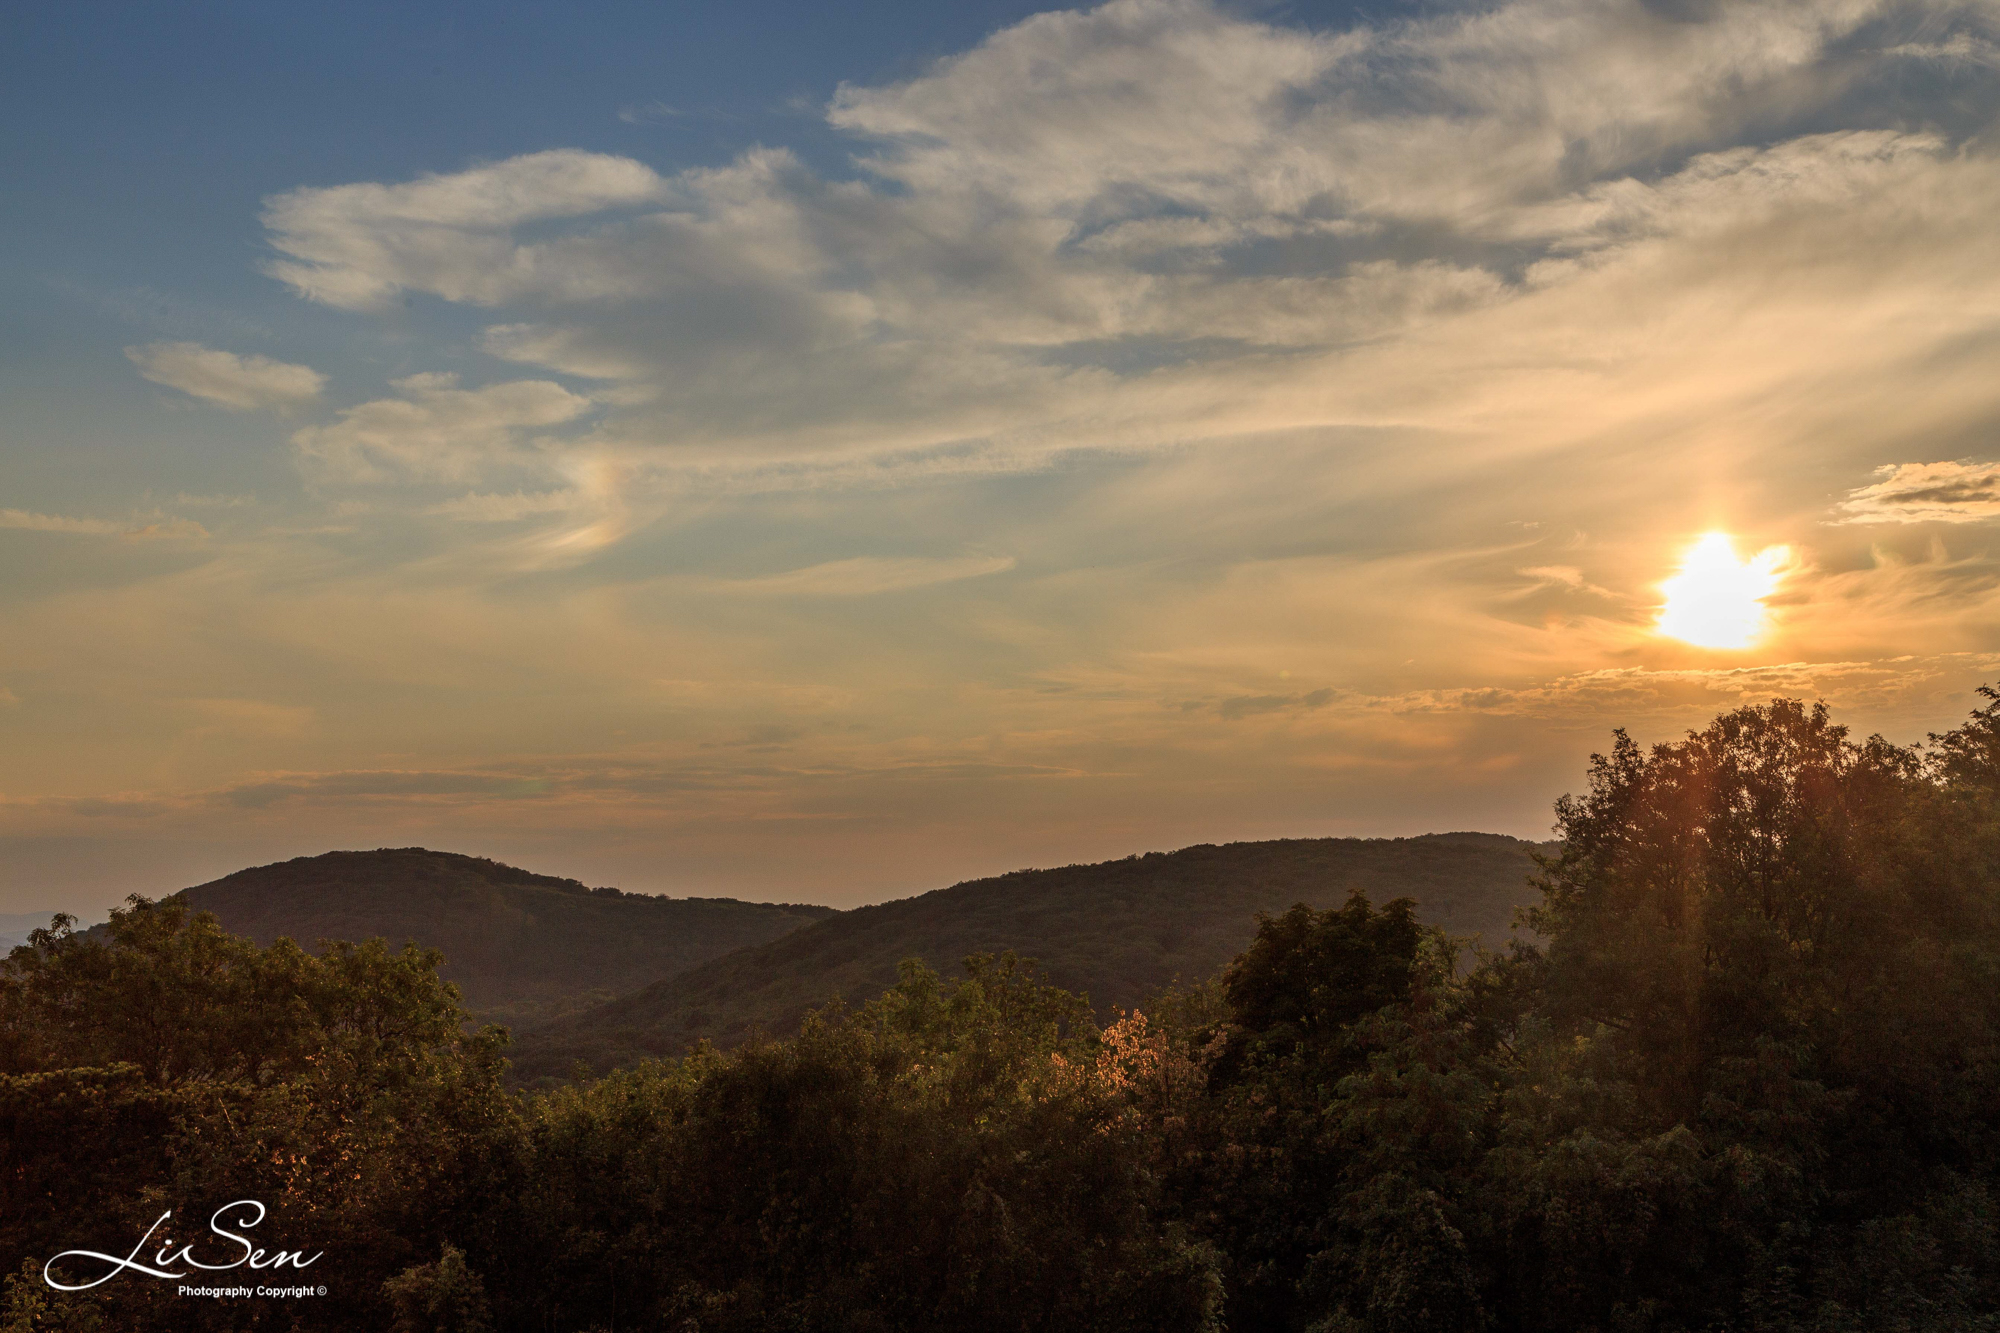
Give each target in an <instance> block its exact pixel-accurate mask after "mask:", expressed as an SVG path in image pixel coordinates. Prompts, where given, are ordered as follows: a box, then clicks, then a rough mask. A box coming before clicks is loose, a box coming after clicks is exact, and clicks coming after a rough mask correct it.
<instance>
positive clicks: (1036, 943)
mask: <svg viewBox="0 0 2000 1333" xmlns="http://www.w3.org/2000/svg"><path fill="white" fill-rule="evenodd" d="M1532 850H1533V846H1532V844H1529V843H1525V842H1521V841H1519V840H1518V839H1514V838H1507V837H1501V836H1499V835H1497V834H1491V833H1445V834H1433V835H1430V836H1427V837H1420V838H1293V839H1283V840H1278V841H1272V842H1239V843H1230V844H1228V845H1226V846H1210V845H1203V846H1199V847H1189V848H1185V849H1184V850H1181V851H1178V852H1165V853H1163V852H1151V853H1148V854H1146V855H1144V856H1130V857H1126V858H1125V859H1123V860H1120V861H1107V862H1104V863H1102V864H1099V865H1071V866H1063V867H1061V868H1059V869H1054V870H1020V871H1015V872H1014V873H1012V874H1008V875H1001V876H998V877H996V878H993V879H982V880H973V881H971V882H968V883H964V884H957V885H954V886H952V887H951V888H948V889H938V890H935V891H934V892H931V893H926V894H922V895H920V896H918V897H915V898H904V899H900V900H898V901H895V902H889V903H883V904H880V905H878V906H874V907H861V908H856V909H855V910H853V911H851V912H843V913H841V914H840V915H839V916H837V917H833V918H830V919H828V920H826V921H822V922H820V923H818V924H816V925H814V926H811V927H808V928H807V929H804V930H801V931H798V932H796V933H794V934H791V935H787V936H784V937H782V938H779V939H776V940H773V941H771V942H770V943H768V944H761V945H757V946H755V947H751V948H746V949H741V950H738V951H737V952H735V953H732V954H727V955H724V956H722V957H720V958H716V959H714V960H713V961H711V962H708V963H705V964H703V965H702V966H700V967H697V968H692V969H690V970H688V971H686V972H683V973H681V974H679V975H678V976H674V977H669V978H667V979H666V980H663V981H660V982H658V983H656V984H654V985H652V986H649V987H647V988H646V989H644V990H642V991H640V992H638V993H637V994H635V995H630V996H622V997H620V998H618V999H615V1000H611V1001H609V1002H607V1003H605V1004H601V1005H598V1006H596V1007H595V1008H592V1009H589V1010H585V1011H583V1012H581V1013H578V1014H576V1015H574V1016H572V1017H570V1018H567V1019H564V1020H561V1021H559V1022H557V1023H554V1024H551V1025H550V1026H548V1027H546V1028H543V1029H540V1030H537V1031H533V1032H524V1033H521V1034H519V1035H518V1036H517V1040H516V1045H515V1050H514V1060H515V1068H516V1072H517V1073H518V1074H519V1076H521V1077H523V1078H529V1079H532V1078H536V1077H543V1076H548V1075H555V1074H562V1073H564V1072H565V1071H567V1070H568V1069H569V1067H570V1065H571V1064H572V1062H574V1061H575V1060H578V1059H581V1060H583V1061H585V1062H586V1063H587V1064H589V1065H591V1066H592V1067H593V1068H595V1069H597V1070H598V1071H599V1072H603V1071H605V1070H608V1069H610V1068H613V1067H616V1066H618V1065H623V1064H629V1063H631V1062H632V1061H634V1060H638V1059H642V1058H646V1057H660V1056H678V1055H680V1054H682V1053H684V1052H685V1051H686V1050H687V1049H688V1047H690V1046H691V1045H693V1044H694V1043H695V1042H696V1041H698V1040H701V1039H704V1038H706V1039H708V1040H710V1041H712V1042H714V1043H716V1044H717V1045H720V1046H725V1047H727V1046H734V1045H736V1044H737V1043H739V1042H741V1041H742V1040H743V1039H744V1038H746V1037H747V1036H749V1035H750V1034H751V1033H752V1032H753V1031H759V1030H761V1031H763V1032H765V1033H768V1034H769V1035H771V1036H789V1035H790V1034H791V1033H793V1032H796V1031H797V1030H798V1026H799V1021H800V1020H801V1019H802V1018H804V1017H805V1015H806V1012H807V1011H808V1010H810V1009H813V1008H816V1007H818V1006H820V1005H823V1004H826V1003H827V1002H828V1001H829V1000H833V999H836V998H838V999H845V1000H848V1001H850V1002H859V1001H862V1000H866V999H868V998H870V997H872V996H875V995H879V994H880V993H881V992H883V991H884V990H887V989H888V988H889V987H890V986H892V985H894V984H895V982H896V975H897V971H896V969H897V966H898V964H900V963H901V962H903V961H904V960H905V959H909V958H920V959H922V960H924V962H925V963H926V964H927V965H929V966H930V967H932V968H933V969H935V970H937V971H940V972H946V973H949V972H952V971H955V970H957V967H958V964H959V960H961V959H963V958H965V957H966V956H967V955H970V954H976V953H990V954H995V955H998V954H1001V953H1005V952H1009V951H1011V952H1013V953H1015V954H1018V955H1019V956H1021V957H1023V958H1032V959H1034V960H1035V961H1036V963H1037V964H1038V965H1039V966H1040V967H1041V969H1042V970H1043V971H1044V972H1045V973H1046V974H1047V976H1048V978H1049V980H1050V981H1051V982H1052V983H1053V984H1055V985H1057V986H1060V987H1062V988H1064V989H1065V990H1069V991H1073V992H1076V993H1079V994H1082V995H1086V996H1087V997H1088V998H1089V999H1090V1001H1091V1003H1092V1004H1093V1005H1094V1006H1095V1008H1096V1011H1097V1013H1098V1015H1099V1016H1100V1017H1101V1018H1108V1016H1109V1015H1110V1014H1112V1013H1113V1012H1114V1011H1116V1010H1119V1009H1127V1008H1130V1007H1132V1006H1133V1005H1135V1004H1138V1003H1139V1002H1140V1001H1142V1000H1143V999H1145V997H1146V996H1148V995H1150V994H1152V993H1153V992H1154V991H1157V990H1158V989H1160V988H1161V987H1163V986H1166V985H1168V984H1170V983H1172V982H1174V981H1175V980H1177V979H1178V980H1182V981H1198V980H1201V979H1203V978H1206V977H1208V976H1210V975H1211V974H1212V973H1214V972H1215V971H1216V970H1217V969H1218V968H1220V967H1221V966H1222V965H1223V964H1224V963H1227V962H1228V961H1229V960H1230V959H1231V958H1232V957H1234V956H1235V955H1236V954H1237V953H1239V952H1241V950H1242V949H1243V946H1244V945H1246V944H1248V943H1249V942H1250V936H1251V933H1252V932H1253V931H1254V930H1255V929H1256V924H1257V923H1256V917H1257V914H1258V913H1259V912H1281V911H1284V910H1285V909H1286V908H1288V907H1290V906H1291V905H1292V904H1293V903H1299V902H1304V903H1308V904H1310V905H1312V906H1315V907H1328V906H1333V905H1336V904H1338V903H1341V902H1343V901H1345V900H1346V898H1347V895H1348V894H1349V892H1351V891H1353V890H1356V889H1359V890H1361V891H1362V892H1365V893H1367V894H1368V895H1369V896H1370V897H1372V898H1374V899H1376V900H1377V901H1387V900H1389V899H1391V898H1401V897H1407V898H1412V899H1415V900H1416V902H1417V905H1418V907H1417V914H1418V916H1419V917H1420V918H1421V919H1422V920H1424V921H1426V922H1428V923H1430V924H1432V925H1435V926H1438V927H1440V928H1442V929H1443V930H1445V931H1447V932H1449V933H1451V934H1453V935H1474V934H1477V935H1480V936H1483V937H1484V938H1485V939H1486V940H1487V941H1488V942H1489V943H1490V944H1492V945H1495V946H1498V945H1500V944H1502V943H1504V941H1505V940H1506V938H1507V935H1508V932H1509V930H1510V928H1511V924H1512V921H1513V916H1514V912H1515V910H1516V909H1517V908H1519V907H1523V906H1526V905H1527V904H1528V903H1529V902H1531V901H1533V900H1535V899H1536V898H1537V896H1538V895H1536V894H1535V892H1534V891H1533V890H1532V889H1531V888H1530V887H1529V885H1528V876H1529V874H1530V873H1531V872H1532V871H1533V869H1534V865H1533V863H1532V861H1531V860H1530V859H1529V853H1530V852H1531V851H1532Z"/></svg>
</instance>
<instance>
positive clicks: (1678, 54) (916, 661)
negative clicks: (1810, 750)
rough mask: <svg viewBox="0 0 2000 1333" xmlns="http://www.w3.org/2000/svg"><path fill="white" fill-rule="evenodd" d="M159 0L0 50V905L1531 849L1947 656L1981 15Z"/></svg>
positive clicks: (1956, 703) (1966, 546) (811, 896)
mask: <svg viewBox="0 0 2000 1333" xmlns="http://www.w3.org/2000/svg"><path fill="white" fill-rule="evenodd" d="M180 8H181V7H178V6H166V7H160V6H155V7H150V8H149V7H146V6H134V5H126V6H120V7H117V12H118V13H119V14H120V20H119V21H118V22H115V23H111V22H103V23H99V22H96V21H92V22H90V23H85V22H84V21H83V20H81V19H79V18H78V17H76V14H75V10H74V7H73V6H62V5H46V6H21V7H19V9H20V11H21V12H22V13H24V14H27V15H30V16H31V19H32V22H31V21H30V19H29V18H24V19H23V20H22V22H23V23H26V24H29V26H28V27H26V28H22V29H21V30H20V31H19V32H15V31H14V30H13V29H10V30H9V33H10V38H11V40H12V43H13V47H14V48H15V49H19V50H22V51H33V52H36V53H37V54H36V56H35V58H34V59H33V60H27V59H23V60H18V61H16V62H15V65H16V66H17V67H18V68H17V69H14V70H11V71H10V74H11V75H12V77H10V78H9V79H7V80H0V109H4V111H5V112H6V113H7V116H6V122H5V123H6V124H7V125H8V126H9V128H10V131H13V132H12V133H10V134H9V135H8V136H4V140H5V141H4V142H0V154H12V156H11V157H9V158H8V164H9V170H8V173H7V176H6V179H7V180H8V182H9V185H10V187H15V188H14V190H13V194H22V195H23V196H24V198H23V202H22V203H21V204H20V205H19V206H14V202H15V201H14V198H13V195H12V194H10V198H9V204H10V207H9V209H8V210H6V223H7V226H8V228H9V230H8V232H7V238H8V240H7V245H6V246H5V247H4V248H0V283H5V284H6V285H5V289H4V297H5V299H4V301H0V309H4V311H5V314H4V315H0V326H4V327H5V328H6V330H7V331H8V332H9V333H10V335H11V340H10V341H9V342H8V344H7V347H8V349H9V350H8V352H7V354H6V355H4V356H0V390H4V401H5V403H6V410H5V411H4V412H0V624H4V626H5V632H4V633H0V756H4V760H0V915H4V914H5V913H6V912H8V911H12V910H22V911H25V910H29V909H34V910H42V909H45V908H48V909H53V908H57V907H62V908H65V909H74V910H78V911H82V912H89V913H92V914H101V913H103V912H104V911H107V910H108V909H109V906H110V905H111V904H115V903H118V902H121V901H123V899H124V896H125V895H126V894H127V893H131V892H144V893H148V894H158V893H162V892H167V891H171V890H172V889H174V888H177V887H179V886H181V885H186V884H195V883H200V882H203V881H204V880H207V879H212V878H214V877H217V876H220V875H224V874H228V873H231V872H233V871H235V870H237V869H240V868H242V867H244V866H246V865H250V864H254V863H258V862H262V861H277V860H285V859H289V858H292V857H296V856H307V855H317V854H319V853H322V852H325V851H326V850H328V849H329V848H352V847H361V848H374V847H381V846H424V847H430V848H433V849H445V850H453V851H458V852H463V853H466V854H469V855H479V856H487V857H493V858H496V859H499V860H503V861H507V862H509V863H512V864H519V865H523V866H527V867H530V868H534V869H537V870H547V871H550V872H560V873H561V874H562V875H565V876H575V877H577V878H579V879H582V880H585V881H586V882H588V883H591V884H600V885H616V886H618V887H620V888H624V889H634V890H646V891H658V892H668V893H673V894H691V895H699V896H709V895H725V896H736V897H743V898H754V899H771V900H775V901H783V902H816V903H820V902H823V903H829V904H834V905H838V906H843V907H846V906H854V905H857V904H860V903H864V902H878V901H882V900H884V899H887V898H890V897H893V896H895V895H896V894H899V893H913V892H918V891H922V890H927V889H930V888H935V887H937V886H938V885H940V884H949V883H954V882H957V881H959V880H961V879H965V878H967V877H972V876H979V875H986V874H992V873H998V872H1001V871H1005V870H1009V869H1012V868H1016V867H1019V866H1026V865H1056V864H1066V863H1069V862H1078V863H1084V862H1090V861H1096V860H1101V859H1104V858H1107V857H1120V856H1124V855H1126V854H1127V853H1130V852H1133V851H1140V850H1146V849H1165V848H1171V847H1179V846H1184V845H1188V844H1190V843H1196V842H1213V843H1216V844H1218V845H1221V844H1225V843H1228V842H1231V841H1237V840H1254V839H1259V838H1270V837H1305V836H1319V835H1334V834H1338V835H1340V836H1356V837H1361V836H1371V837H1372V836H1377V835H1395V836H1401V835H1405V834H1420V833H1425V832H1429V831H1434V830H1437V829H1466V828H1477V829H1481V830H1485V831H1490V832H1500V833H1509V834H1515V835H1519V836H1522V837H1528V838H1534V839H1540V838H1543V837H1545V836H1546V835H1547V833H1548V818H1549V809H1550V803H1551V802H1553V801H1554V800H1555V799H1556V798H1557V797H1559V796H1560V795H1561V794H1562V793H1563V792H1564V791H1565V790H1567V789H1568V785H1569V784H1573V783H1574V781H1575V774H1576V773H1578V772H1579V771H1581V769H1580V767H1579V766H1580V765H1582V764H1583V763H1584V762H1585V761H1586V760H1587V757H1588V756H1589V755H1590V754H1591V753H1592V751H1593V748H1601V747H1602V743H1603V739H1602V738H1603V737H1605V736H1606V735H1608V734H1609V733H1610V731H1611V730H1612V729H1613V728H1615V727H1627V728H1630V729H1631V730H1632V732H1633V734H1634V735H1635V736H1643V737H1645V738H1647V739H1648V740H1657V739H1659V738H1661V737H1667V736H1675V735H1679V734H1681V733H1682V732H1684V731H1685V730H1686V729H1688V728H1690V727H1695V726H1699V725H1702V724H1703V723H1705V721H1706V720H1707V719H1708V718H1710V717H1712V716H1713V715H1714V713H1715V711H1716V710H1717V709H1719V708H1722V707H1727V706H1734V705H1736V704H1746V703H1764V702H1768V701H1769V700H1770V699H1771V698H1773V697H1775V696H1778V695H1785V696H1787V697H1807V698H1813V699H1822V698H1823V699H1825V700H1826V701H1827V703H1828V706H1829V707H1831V708H1834V709H1836V710H1839V711H1840V712H1841V715H1842V716H1843V717H1844V718H1846V719H1848V721H1849V723H1850V724H1851V725H1853V726H1854V727H1855V728H1857V730H1859V731H1860V732H1862V733H1864V734H1865V733H1866V732H1869V731H1874V730H1880V731H1881V732H1882V733H1883V734H1884V735H1886V736H1889V737H1891V738H1893V739H1900V740H1911V739H1914V738H1916V737H1920V736H1922V735H1924V734H1926V733H1927V732H1929V731H1936V730H1941V729H1943V728H1946V727H1949V726H1952V725H1956V720H1957V719H1958V718H1960V717H1962V716H1963V714H1964V710H1965V706H1966V704H1967V703H1968V701H1969V700H1970V699H1972V698H1973V697H1974V696H1973V695H1972V694H1971V693H1970V692H1971V691H1972V690H1974V689H1975V688H1976V687H1977V686H1978V685H1979V684H1980V683H1981V680H1982V679H1983V677H1981V676H1980V674H1979V673H1980V671H1981V670H1983V669H1984V667H1983V665H1982V664H1983V663H1985V662H1987V661H1989V660H1996V661H2000V442H1996V441H1995V440H1994V438H1993V434H1992V430H1991V423H1992V422H1993V421H1994V420H1995V419H1996V417H2000V377H1996V376H1993V375H1990V374H1985V373H1981V371H1980V367H1978V366H1977V365H1976V364H1975V362H1976V357H1975V358H1973V359H1972V360H1968V359H1967V358H1968V356H1970V355H1971V353H1969V352H1968V351H1967V349H1978V348H1983V347H1985V346H1987V345H1988V344H1989V342H1990V340H1991V338H1992V336H1993V331H1994V329H1995V328H1996V327H2000V315H1996V313H1995V312H1996V311H2000V263H1996V262H1995V244H1996V243H1995V238H1994V232H1993V227H1992V218H1993V213H1994V210H1995V208H1996V207H2000V133H1996V131H2000V63H1995V62H1993V61H1990V60H1988V58H1987V57H1988V55H1990V54H1991V53H1992V52H1994V51H1996V50H2000V10H1996V9H1994V8H1993V7H1992V6H1990V5H1989V6H1984V7H1982V6H1965V5H1958V4H1948V3H1945V0H1911V3H1909V4H1907V5H1886V4H1881V3H1877V0H1852V2H1851V3H1850V0H1767V3H1764V4H1757V5H1729V4H1706V3H1703V4H1697V3H1693V0H1674V2H1672V3H1669V0H1481V3H1479V4H1437V5H1433V4H1423V5H1394V4H1392V5H1361V4H1358V3H1348V2H1347V0H1343V2H1342V3H1337V4H1331V5H1315V6H1270V5H1243V4H1234V3H1223V0H1104V2H1102V3H1099V2H1098V0H1092V2H1091V3H1079V4H1074V5H1071V4H1063V5H1058V6H1054V7H1051V6H1049V5H1047V4H1043V3H1039V2H1038V3H1030V2H1029V0H994V2H993V3H991V4H978V5H971V6H964V5H932V6H924V5H873V6H868V5H864V6H860V7H858V8H853V9H852V10H851V12H850V9H849V8H846V7H843V8H840V9H838V10H835V9H832V8H829V7H827V6H817V7H815V6H809V5H799V4H797V3H796V0H762V2H761V3H756V4H748V5H741V4H739V5H703V4H700V3H696V4H694V5H653V6H629V5H628V6H616V7H614V8H615V9H616V10H617V13H618V14H619V16H620V17H619V18H618V19H617V21H616V22H611V21H609V20H606V21H604V22H597V21H592V22H581V21H578V20H576V19H575V17H574V14H573V13H572V10H571V7H563V6H530V5H520V4H517V3H515V0H498V4H497V8H495V7H479V13H480V14H481V15H482V16H484V17H483V18H482V19H481V21H480V22H479V23H478V24H472V20H471V18H470V17H469V14H470V12H471V11H468V16H465V17H462V16H459V14H458V11H457V10H456V9H453V8H451V7H444V8H440V7H437V6H421V5H419V6H408V5H405V6H395V5H371V4H367V3H366V2H365V0H364V3H363V5H362V9H363V10H365V11H366V12H367V13H368V14H369V15H371V16H372V17H371V18H369V19H368V20H367V21H366V22H363V21H361V20H358V19H356V18H354V17H353V13H352V12H351V11H350V9H349V7H341V8H340V9H339V10H338V11H337V12H336V11H334V10H333V9H332V8H331V7H326V6H319V7H314V6H290V7H278V8H281V9H283V11H284V13H285V14H286V15H287V16H289V17H287V18H285V19H284V24H285V25H289V26H286V27H285V28H284V32H285V35H284V37H283V40H282V41H280V40H279V39H278V38H277V37H274V36H273V35H272V33H271V32H269V31H267V27H268V24H269V23H271V22H277V20H275V19H268V16H267V15H265V13H264V11H265V10H266V9H271V8H272V7H269V6H264V7H259V6H248V7H245V6H230V5H219V6H205V7H203V6H197V8H198V9H200V10H201V11H202V12H203V13H205V14H208V15H209V18H207V19H204V20H203V21H202V22H201V23H193V22H191V21H188V20H186V19H185V18H184V17H183V16H182V15H181V14H180ZM586 8H588V7H586ZM107 12H110V11H107ZM694 14H700V15H702V16H703V17H701V18H700V19H699V20H697V19H695V18H692V17H690V16H691V15H694ZM504 15H511V16H512V17H500V16H504ZM267 20H268V22H267ZM467 24H471V25H472V26H473V27H477V28H478V29H479V33H480V35H479V36H478V39H477V40H474V39H473V37H472V36H471V35H470V34H469V32H467V31H462V30H461V28H462V27H463V26H464V25H467ZM357 34H365V40H361V39H359V38H358V37H357ZM279 52H282V62H284V63H283V66H282V68H278V67H274V66H273V65H272V64H271V61H272V60H274V59H278V58H279V56H278V54H276V53H279ZM528 70H532V71H538V73H536V75H535V76H534V78H532V79H529V78H527V76H526V75H524V73H523V71H528ZM1710 527H1714V528H1716V529H1727V531H1726V532H1724V531H1716V532H1712V533H1711V532H1708V529H1709V528H1710ZM1760 552H1761V553H1762V554H1760ZM1663 581H1664V582H1663ZM1780 646H1781V651H1780ZM1989 655H1992V656H1991V658H1989Z"/></svg>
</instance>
